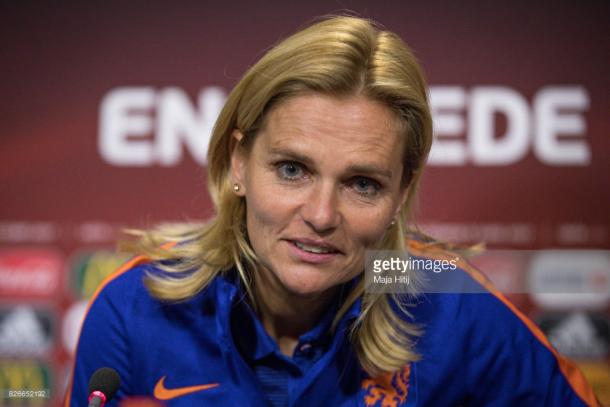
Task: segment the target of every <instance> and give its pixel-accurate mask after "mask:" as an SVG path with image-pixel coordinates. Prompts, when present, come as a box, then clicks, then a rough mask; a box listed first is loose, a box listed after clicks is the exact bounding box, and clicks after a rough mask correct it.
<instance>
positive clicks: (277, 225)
mask: <svg viewBox="0 0 610 407" xmlns="http://www.w3.org/2000/svg"><path fill="white" fill-rule="evenodd" d="M248 191H249V193H248V194H247V195H246V208H247V224H248V234H249V236H250V239H251V241H252V243H253V244H254V240H258V241H259V242H261V243H262V244H264V243H265V240H266V239H267V238H268V237H270V235H271V234H272V233H273V232H278V231H281V230H282V229H284V228H285V227H286V226H287V225H288V223H289V222H290V219H291V216H292V213H293V210H292V208H294V202H292V201H293V199H292V198H291V196H290V195H289V194H281V193H279V191H278V188H277V186H274V185H273V184H272V183H258V184H257V183H251V184H250V185H249V189H248Z"/></svg>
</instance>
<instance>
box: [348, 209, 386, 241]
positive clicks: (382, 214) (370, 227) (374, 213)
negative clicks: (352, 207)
mask: <svg viewBox="0 0 610 407" xmlns="http://www.w3.org/2000/svg"><path fill="white" fill-rule="evenodd" d="M349 219H350V221H348V222H347V224H348V225H349V227H348V228H347V229H348V233H349V234H351V236H352V239H354V240H355V241H356V243H357V244H358V245H359V246H361V247H363V248H364V249H367V248H371V247H373V246H375V245H376V244H377V243H378V242H379V241H380V240H381V239H382V238H383V237H384V235H385V233H386V231H387V225H388V224H389V223H390V221H391V219H392V217H391V210H373V209H371V210H359V211H353V213H350V218H349Z"/></svg>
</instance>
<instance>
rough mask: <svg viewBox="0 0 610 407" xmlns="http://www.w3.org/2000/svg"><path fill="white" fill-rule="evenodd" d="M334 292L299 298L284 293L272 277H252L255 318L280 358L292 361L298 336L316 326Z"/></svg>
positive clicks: (332, 290) (265, 275) (296, 295)
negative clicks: (273, 341)
mask: <svg viewBox="0 0 610 407" xmlns="http://www.w3.org/2000/svg"><path fill="white" fill-rule="evenodd" d="M337 289H338V287H333V288H331V289H329V290H327V291H324V292H322V293H316V294H312V295H307V296H302V295H298V294H295V293H292V292H290V291H288V290H286V289H285V287H283V286H282V284H281V283H280V282H279V281H278V280H277V278H275V276H273V275H271V273H266V272H264V271H262V270H259V271H257V272H256V273H255V275H254V292H253V294H254V297H255V301H256V305H257V307H256V308H257V313H258V316H259V318H260V319H261V322H262V324H263V327H264V328H265V330H266V331H267V333H268V334H269V335H270V336H271V337H272V338H273V339H274V340H275V341H276V342H277V344H278V346H279V348H280V351H281V352H282V353H283V354H285V355H287V356H290V357H292V355H293V353H294V348H295V347H296V345H297V343H298V339H299V336H301V335H302V334H304V333H305V332H307V331H309V330H311V329H312V328H313V327H314V326H315V325H316V323H317V322H318V321H319V320H320V318H321V316H322V314H323V313H324V311H325V310H326V309H327V307H328V306H329V305H330V303H331V302H332V299H333V297H334V296H335V294H336V292H337Z"/></svg>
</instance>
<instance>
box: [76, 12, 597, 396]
mask: <svg viewBox="0 0 610 407" xmlns="http://www.w3.org/2000/svg"><path fill="white" fill-rule="evenodd" d="M431 141H432V123H431V117H430V110H429V106H428V102H427V96H426V84H425V81H424V78H423V75H422V72H421V69H420V67H419V65H418V63H417V61H416V60H415V58H414V56H413V54H412V53H411V52H410V51H409V49H408V48H407V46H406V45H405V44H404V43H403V42H402V41H401V40H400V39H399V38H398V37H397V36H396V35H394V34H392V33H390V32H388V31H382V30H380V29H379V28H378V27H376V26H375V25H374V24H373V23H371V22H370V21H368V20H365V19H360V18H354V17H333V18H328V19H325V20H323V21H320V22H318V23H316V24H314V25H312V26H310V27H308V28H306V29H304V30H302V31H300V32H298V33H296V34H294V35H293V36H291V37H289V38H288V39H286V40H284V41H282V42H281V43H280V44H278V45H277V46H276V47H275V48H273V49H272V50H270V51H269V52H268V53H267V54H266V55H265V56H264V57H263V58H262V59H261V60H260V61H259V62H258V63H256V64H255V65H254V66H253V67H252V68H251V69H250V70H249V71H248V72H247V73H246V75H245V76H244V77H243V78H242V80H241V81H240V82H239V83H238V84H237V86H236V87H235V89H234V90H233V91H232V92H231V94H230V96H229V98H228V100H227V103H226V105H225V107H224V109H223V110H222V112H221V114H220V116H219V118H218V121H217V123H216V126H215V128H214V132H213V136H212V140H211V145H210V149H209V157H208V163H209V167H208V170H209V177H208V185H209V190H210V194H211V196H212V198H213V201H214V204H215V207H216V210H217V215H216V216H215V217H214V218H213V219H212V220H211V221H210V222H209V223H207V224H206V225H191V226H188V225H187V226H181V227H164V228H160V229H159V230H156V231H154V232H148V233H141V239H140V242H139V245H138V247H139V250H140V252H142V253H144V255H145V256H144V257H140V258H138V259H135V260H133V261H132V262H130V263H129V264H128V265H127V266H126V267H124V268H123V269H122V270H120V271H118V272H117V273H115V274H113V275H112V276H111V277H110V278H109V279H108V280H107V281H105V282H104V284H103V285H102V288H101V289H100V290H98V293H97V294H96V295H95V296H94V299H93V300H92V305H91V307H90V309H89V311H88V315H87V318H86V321H85V323H84V325H83V329H82V333H81V338H80V342H79V345H78V350H77V358H76V363H75V371H74V379H73V384H72V388H71V403H72V405H80V403H82V400H84V399H85V398H86V397H87V394H86V393H85V389H86V388H87V381H88V379H89V377H90V376H91V374H92V373H93V372H94V371H95V370H96V369H98V368H100V367H102V366H109V367H112V368H114V369H116V370H117V371H118V373H119V375H120V377H121V387H120V389H119V391H118V394H117V398H118V399H121V398H125V397H128V396H131V395H150V396H151V397H154V398H156V399H159V400H164V401H165V402H166V403H167V405H171V406H187V405H188V406H190V405H236V406H248V405H273V406H288V405H290V406H293V405H295V406H318V405H324V406H326V405H328V406H335V405H366V406H374V405H383V406H398V405H414V404H415V403H418V404H420V405H458V404H474V405H481V404H490V403H494V404H496V405H517V404H523V405H526V404H529V405H542V404H545V403H546V404H548V405H585V404H589V405H592V404H594V403H595V399H594V396H593V394H592V392H591V390H590V389H589V388H588V386H587V385H586V382H584V380H583V379H582V375H580V373H579V372H578V371H577V370H574V369H573V368H572V367H571V365H569V362H567V361H565V360H563V359H562V358H561V357H560V356H559V355H558V354H557V353H556V352H555V351H554V350H553V349H552V348H551V347H550V345H549V344H548V341H546V339H545V338H544V337H543V336H542V335H541V334H540V333H539V332H538V331H537V330H536V329H535V328H532V327H533V325H531V323H530V322H529V321H528V320H527V319H526V318H525V317H523V316H522V315H521V314H519V313H518V311H516V310H515V309H514V307H513V306H512V305H511V304H509V303H507V302H506V300H505V299H504V298H503V297H502V296H501V295H500V294H497V293H495V292H494V293H491V294H484V295H450V294H445V295H440V294H439V295H432V294H431V295H427V296H422V297H418V298H417V300H415V299H414V298H407V297H406V296H400V295H391V294H387V295H386V294H365V292H364V291H365V290H364V279H363V278H362V275H363V270H364V262H365V260H364V259H365V251H366V250H371V249H386V250H404V248H405V247H407V248H408V249H409V251H410V252H411V253H413V254H415V255H419V256H433V257H435V258H442V257H443V256H446V254H444V253H443V252H442V251H440V249H438V247H437V246H435V245H426V244H424V243H421V242H417V241H405V236H407V235H408V231H407V230H406V228H405V225H406V221H407V215H408V210H409V208H410V206H411V204H412V201H413V197H414V195H415V192H416V190H417V185H418V182H419V179H420V176H421V172H422V168H423V166H424V163H425V160H426V156H427V154H428V152H429V150H430V145H431ZM168 242H169V243H168ZM462 266H463V267H464V268H467V265H463V264H462ZM459 272H460V273H463V275H464V278H466V279H470V280H473V281H477V283H478V284H479V283H480V284H487V283H486V282H484V281H483V280H482V279H481V278H480V275H478V274H476V272H474V271H472V272H471V271H469V270H460V271H459ZM411 273H413V272H411ZM411 277H413V278H416V277H417V276H416V275H412V276H411ZM490 289H492V290H493V288H490ZM407 307H408V312H407ZM499 330H503V332H507V333H508V334H507V333H503V334H500V331H499Z"/></svg>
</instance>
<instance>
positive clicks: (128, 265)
mask: <svg viewBox="0 0 610 407" xmlns="http://www.w3.org/2000/svg"><path fill="white" fill-rule="evenodd" d="M174 245H175V243H173V242H172V243H169V244H165V245H163V246H162V247H163V248H168V249H169V248H171V247H172V246H174ZM149 260H150V259H149V258H148V257H146V256H137V257H134V258H133V259H131V260H129V261H128V262H127V263H125V264H123V265H122V266H121V267H119V268H118V269H117V270H116V271H114V272H113V273H112V274H110V275H108V276H106V278H104V280H102V282H101V284H100V285H99V286H98V287H97V289H96V290H95V292H94V293H93V295H92V296H91V299H90V300H89V304H88V305H87V310H86V311H85V315H84V317H83V321H84V320H85V318H86V317H87V314H89V310H90V309H91V305H92V304H93V303H94V302H95V300H96V299H97V297H98V296H99V295H100V293H101V292H102V290H103V289H104V287H106V286H107V285H108V284H109V283H110V282H111V281H113V280H114V279H116V278H117V277H119V276H120V275H121V274H123V273H125V272H127V271H128V270H130V269H132V268H133V267H135V266H137V265H139V264H142V263H146V262H147V261H149ZM79 342H80V335H79ZM76 349H77V350H78V342H77V344H76ZM75 354H76V353H75ZM75 367H76V357H75V358H74V361H73V362H72V372H71V373H70V380H69V382H68V383H69V384H68V390H67V391H66V396H65V398H64V403H63V404H64V407H69V406H70V396H71V394H72V384H73V383H72V382H73V380H74V368H75Z"/></svg>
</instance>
